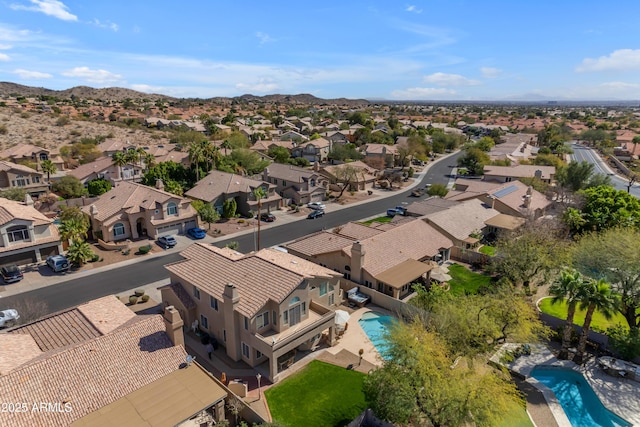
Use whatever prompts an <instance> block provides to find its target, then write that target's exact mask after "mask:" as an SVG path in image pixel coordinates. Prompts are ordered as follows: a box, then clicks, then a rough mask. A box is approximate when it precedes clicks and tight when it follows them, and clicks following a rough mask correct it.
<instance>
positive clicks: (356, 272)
mask: <svg viewBox="0 0 640 427" xmlns="http://www.w3.org/2000/svg"><path fill="white" fill-rule="evenodd" d="M451 246H453V242H452V241H451V239H449V238H448V237H445V236H444V235H443V234H442V233H440V232H438V231H437V230H436V229H435V228H434V227H433V226H431V225H429V224H427V223H426V222H424V221H421V220H419V219H415V220H413V221H407V222H403V223H402V224H398V225H396V226H394V227H390V228H389V229H387V231H383V230H380V229H376V228H372V227H367V226H365V225H360V224H355V223H348V224H347V225H345V226H343V227H338V228H337V229H336V230H334V232H330V231H322V232H319V233H315V234H312V235H309V236H306V237H303V238H301V239H298V240H296V241H294V242H292V243H289V244H287V245H286V248H287V250H288V251H289V253H291V254H294V255H297V256H299V257H301V258H304V259H306V260H309V261H312V262H315V263H318V264H321V265H326V266H327V267H328V268H330V269H333V270H336V271H338V272H340V273H342V275H343V276H344V277H345V278H346V279H348V280H351V281H352V282H355V283H357V284H360V285H364V286H366V287H367V288H371V289H372V290H374V291H376V292H379V293H381V294H384V295H387V296H389V297H391V298H393V299H396V300H403V299H405V298H407V297H408V296H410V295H411V294H412V292H413V290H412V288H411V283H414V282H416V281H422V282H423V283H426V284H428V283H430V278H429V275H430V271H431V270H432V269H433V268H434V267H435V263H433V262H431V261H434V260H439V259H444V260H446V259H448V258H449V249H450V248H451ZM373 300H374V302H375V298H373Z"/></svg>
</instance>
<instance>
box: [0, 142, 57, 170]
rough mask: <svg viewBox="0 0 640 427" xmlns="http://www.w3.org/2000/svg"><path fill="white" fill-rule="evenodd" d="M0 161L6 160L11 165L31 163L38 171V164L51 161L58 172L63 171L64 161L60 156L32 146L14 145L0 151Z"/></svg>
mask: <svg viewBox="0 0 640 427" xmlns="http://www.w3.org/2000/svg"><path fill="white" fill-rule="evenodd" d="M0 159H8V160H9V161H11V162H13V163H23V162H33V163H35V164H36V167H37V169H38V170H40V163H42V162H43V161H45V160H51V161H52V162H53V164H54V165H56V168H57V169H58V170H59V171H63V170H64V160H63V159H62V157H60V154H59V153H57V152H54V151H51V150H48V149H46V148H42V147H38V146H37V145H33V144H16V145H14V146H13V147H9V148H7V149H5V150H2V151H0Z"/></svg>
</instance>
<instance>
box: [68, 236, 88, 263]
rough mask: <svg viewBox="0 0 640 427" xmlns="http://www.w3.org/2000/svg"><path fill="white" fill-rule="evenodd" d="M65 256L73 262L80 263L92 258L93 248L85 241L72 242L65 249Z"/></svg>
mask: <svg viewBox="0 0 640 427" xmlns="http://www.w3.org/2000/svg"><path fill="white" fill-rule="evenodd" d="M67 258H68V259H69V261H71V262H72V263H74V264H77V265H82V264H84V263H85V262H87V261H89V260H90V259H91V258H93V250H92V249H91V245H90V244H88V243H87V242H83V241H79V242H73V244H72V245H71V246H69V249H68V250H67Z"/></svg>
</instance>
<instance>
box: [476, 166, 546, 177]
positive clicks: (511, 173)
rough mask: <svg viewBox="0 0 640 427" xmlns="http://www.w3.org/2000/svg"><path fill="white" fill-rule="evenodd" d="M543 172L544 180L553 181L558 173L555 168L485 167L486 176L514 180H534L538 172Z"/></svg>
mask: <svg viewBox="0 0 640 427" xmlns="http://www.w3.org/2000/svg"><path fill="white" fill-rule="evenodd" d="M537 171H540V172H542V179H551V176H552V175H554V174H555V173H556V168H555V167H554V166H539V165H516V166H489V165H488V166H485V167H484V174H485V175H494V176H507V177H512V178H533V177H535V176H536V172H537Z"/></svg>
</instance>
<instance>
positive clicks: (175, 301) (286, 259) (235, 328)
mask: <svg viewBox="0 0 640 427" xmlns="http://www.w3.org/2000/svg"><path fill="white" fill-rule="evenodd" d="M180 254H181V255H182V256H183V257H184V258H185V259H184V260H182V261H178V262H175V263H172V264H168V265H166V266H165V268H166V269H167V270H168V271H169V275H170V279H171V283H170V284H169V285H167V286H164V287H162V288H160V291H161V293H162V301H163V303H165V304H171V305H174V306H175V307H176V308H177V309H178V310H179V312H180V313H181V314H182V316H183V318H184V319H185V322H186V323H187V325H192V327H197V328H199V329H200V330H201V331H204V332H207V333H208V334H209V335H211V336H213V337H215V338H216V340H217V341H218V342H219V343H221V345H223V346H224V347H225V349H226V354H227V356H229V358H231V359H232V360H234V361H243V362H245V363H247V364H248V365H249V366H251V367H255V366H258V365H262V366H264V369H265V370H266V371H267V372H268V373H269V374H268V376H269V380H270V381H272V382H276V381H278V377H279V374H280V372H282V371H283V370H285V369H287V368H288V367H289V366H290V365H291V364H292V363H293V358H294V356H295V353H296V351H297V350H312V349H314V348H315V347H316V346H317V345H318V344H319V343H320V339H321V337H322V336H323V335H324V336H325V337H326V339H327V341H328V343H329V344H330V345H333V344H334V343H335V312H334V310H335V308H337V305H338V304H340V303H341V301H342V294H341V292H340V276H341V274H340V273H338V272H335V271H332V270H330V269H328V268H325V267H322V266H319V265H317V264H314V263H311V262H309V261H306V260H304V259H301V258H298V257H296V256H293V255H291V254H288V253H284V252H281V251H277V250H275V249H262V250H261V251H258V252H252V253H250V254H247V255H244V254H241V253H238V252H235V251H233V250H231V249H229V248H217V247H214V246H210V245H202V244H199V243H196V244H193V245H191V246H190V247H188V248H187V249H186V250H184V251H182V252H181V253H180Z"/></svg>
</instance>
